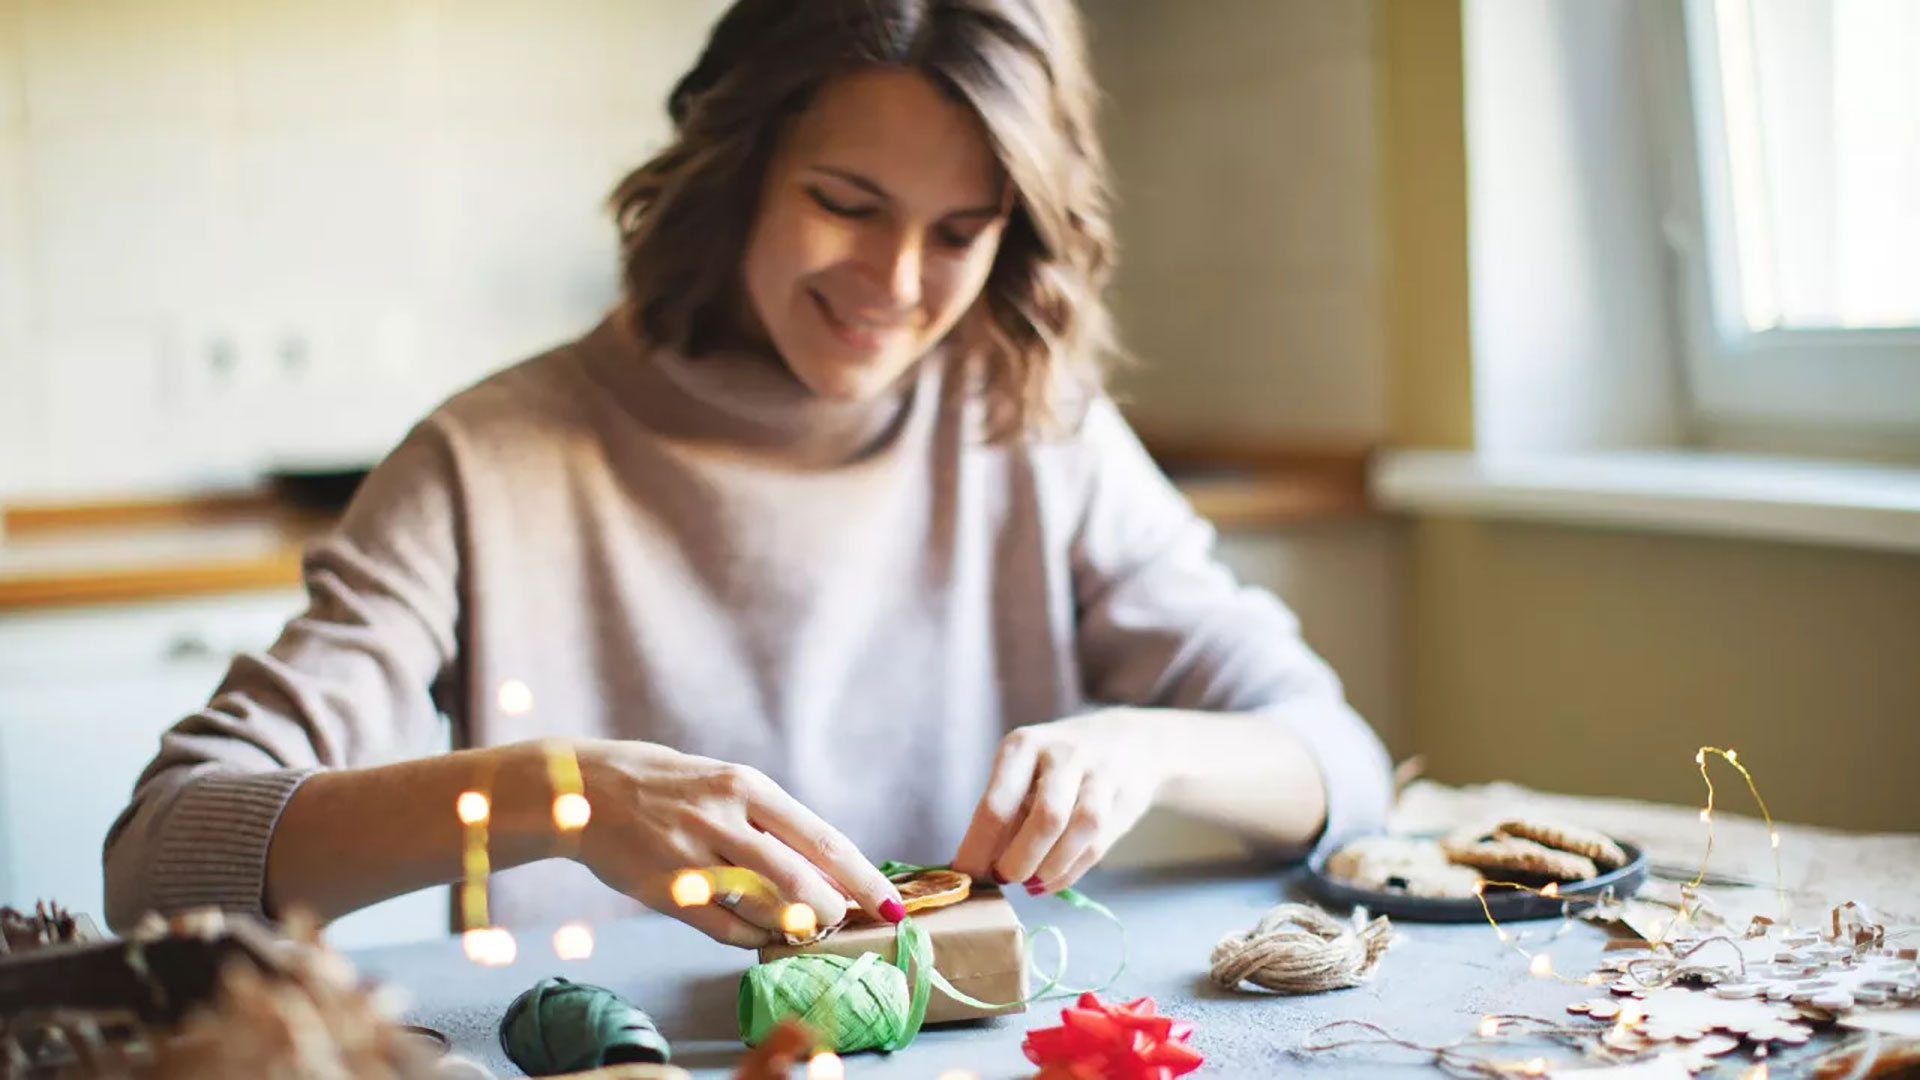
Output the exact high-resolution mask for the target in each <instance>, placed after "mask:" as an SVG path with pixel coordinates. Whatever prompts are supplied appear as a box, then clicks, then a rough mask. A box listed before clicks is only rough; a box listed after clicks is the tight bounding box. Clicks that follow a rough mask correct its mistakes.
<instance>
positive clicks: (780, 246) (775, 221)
mask: <svg viewBox="0 0 1920 1080" xmlns="http://www.w3.org/2000/svg"><path fill="white" fill-rule="evenodd" d="M850 249H851V239H850V238H849V237H848V236H847V234H846V230H845V229H842V228H838V227H836V226H834V225H833V224H831V223H828V222H822V221H821V220H819V218H818V217H817V216H814V215H807V214H795V213H787V212H778V211H776V212H774V213H770V214H766V215H764V216H763V217H762V218H761V220H760V222H759V224H758V226H757V227H756V228H755V229H754V235H753V243H752V244H751V245H750V246H749V248H748V250H747V268H746V272H747V280H748V282H749V287H750V288H752V289H753V291H754V293H755V294H756V296H757V297H758V299H759V301H760V302H761V303H762V305H763V306H767V307H774V308H777V307H778V306H779V305H781V304H782V303H783V302H784V301H785V300H788V299H791V297H792V294H793V293H794V291H795V290H796V289H797V288H798V287H799V286H800V284H801V283H802V282H804V281H805V280H806V279H807V278H808V277H810V276H812V275H814V274H817V273H819V272H821V271H822V270H825V269H827V268H829V267H831V266H833V265H835V264H837V263H839V262H842V261H844V260H845V259H846V256H847V252H848V251H849V250H850Z"/></svg>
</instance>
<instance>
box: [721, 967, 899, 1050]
mask: <svg viewBox="0 0 1920 1080" xmlns="http://www.w3.org/2000/svg"><path fill="white" fill-rule="evenodd" d="M922 1004H923V1009H922V1011H923V1012H924V1002H923V1003H922ZM738 1011H739V1020H740V1040H741V1041H742V1042H744V1043H746V1044H747V1045H748V1046H758V1045H760V1040H762V1039H764V1038H766V1037H767V1035H768V1033H770V1032H771V1031H773V1029H774V1028H775V1027H776V1026H778V1025H779V1023H780V1021H782V1020H785V1019H787V1018H789V1017H792V1018H795V1019H797V1020H799V1021H800V1022H801V1023H803V1024H805V1025H806V1026H807V1028H808V1030H810V1031H812V1032H813V1033H814V1035H815V1036H816V1037H818V1038H819V1039H820V1041H821V1042H822V1043H823V1044H825V1045H826V1046H827V1047H828V1048H830V1049H832V1050H833V1051H835V1052H836V1053H842V1054H850V1053H853V1052H855V1051H859V1050H896V1049H899V1048H900V1047H901V1046H904V1045H906V1043H907V1041H908V1040H910V1039H911V1038H912V1035H913V1034H914V1033H913V1032H909V1031H908V1028H907V1025H908V1022H909V1020H910V1018H911V1016H912V1013H913V1009H912V1001H911V992H910V991H909V989H908V987H907V976H906V973H905V972H903V971H901V970H900V969H899V968H897V967H895V966H894V965H892V964H889V963H887V962H886V961H884V960H882V959H880V954H878V953H870V952H869V953H861V954H860V955H859V956H858V957H847V956H832V955H829V954H826V953H803V954H801V955H799V956H787V957H782V958H781V959H779V960H775V961H773V962H772V963H768V964H759V965H756V966H754V967H752V968H749V969H747V973H746V975H745V976H743V977H742V978H741V980H740V1000H739V1010H738ZM913 1027H914V1028H915V1029H917V1028H918V1027H919V1025H918V1024H914V1025H913Z"/></svg>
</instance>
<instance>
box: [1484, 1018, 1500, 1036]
mask: <svg viewBox="0 0 1920 1080" xmlns="http://www.w3.org/2000/svg"><path fill="white" fill-rule="evenodd" d="M1498 1034H1500V1018H1499V1017H1496V1016H1483V1017H1481V1018H1480V1037H1481V1038H1483V1039H1491V1038H1493V1037H1494V1036H1495V1035H1498Z"/></svg>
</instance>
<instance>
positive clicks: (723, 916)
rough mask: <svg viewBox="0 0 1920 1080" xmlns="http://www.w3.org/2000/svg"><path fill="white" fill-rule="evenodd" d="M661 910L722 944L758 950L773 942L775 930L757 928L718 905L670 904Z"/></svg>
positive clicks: (762, 927)
mask: <svg viewBox="0 0 1920 1080" xmlns="http://www.w3.org/2000/svg"><path fill="white" fill-rule="evenodd" d="M659 910H662V911H665V912H666V913H667V914H669V915H672V916H673V917H674V918H676V919H679V920H680V921H681V922H683V923H686V924H687V925H688V926H691V927H693V928H694V929H695V930H698V931H700V932H701V933H703V934H705V935H707V936H708V937H710V938H712V939H713V940H715V941H718V942H720V943H721V944H723V945H737V946H739V947H740V948H742V949H757V948H759V947H761V946H762V945H766V944H769V943H771V942H772V941H773V931H771V930H768V929H767V928H766V927H764V926H756V925H754V924H753V923H750V922H748V921H747V920H745V919H743V918H741V917H740V916H739V915H736V914H734V913H733V912H731V911H728V910H727V909H726V908H723V907H720V906H718V905H716V904H695V905H693V906H692V907H675V906H673V905H672V904H671V903H669V904H668V905H667V906H666V907H664V908H661V909H659Z"/></svg>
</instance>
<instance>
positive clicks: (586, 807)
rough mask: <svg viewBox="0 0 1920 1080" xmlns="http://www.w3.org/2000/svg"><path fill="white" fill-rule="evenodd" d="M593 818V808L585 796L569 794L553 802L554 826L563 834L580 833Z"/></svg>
mask: <svg viewBox="0 0 1920 1080" xmlns="http://www.w3.org/2000/svg"><path fill="white" fill-rule="evenodd" d="M592 817H593V806H592V805H591V804H589V803H588V802H587V797H586V796H585V795H579V794H575V793H574V792H571V791H569V792H567V793H566V794H565V795H561V796H559V797H557V798H555V799H554V800H553V824H554V825H555V827H557V828H558V829H559V830H560V831H561V832H578V831H580V830H581V829H584V828H586V827H587V822H588V821H589V820H590V819H591V818H592Z"/></svg>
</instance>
